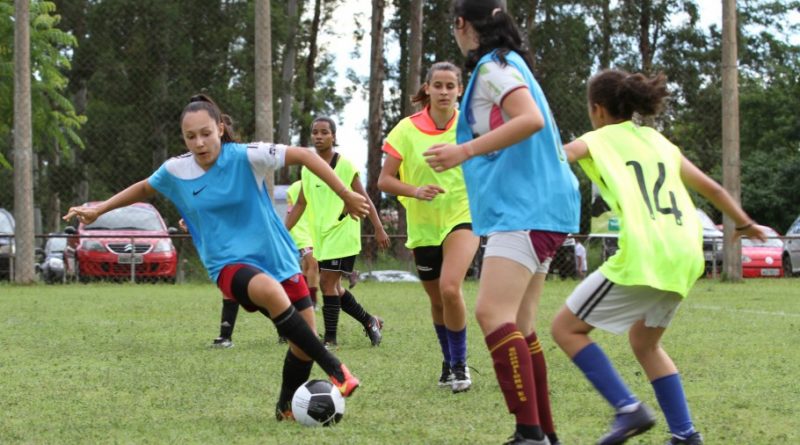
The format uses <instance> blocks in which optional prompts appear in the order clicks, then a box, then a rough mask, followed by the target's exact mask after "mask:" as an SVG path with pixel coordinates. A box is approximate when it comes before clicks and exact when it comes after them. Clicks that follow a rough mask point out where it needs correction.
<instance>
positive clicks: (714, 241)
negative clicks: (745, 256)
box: [697, 209, 723, 275]
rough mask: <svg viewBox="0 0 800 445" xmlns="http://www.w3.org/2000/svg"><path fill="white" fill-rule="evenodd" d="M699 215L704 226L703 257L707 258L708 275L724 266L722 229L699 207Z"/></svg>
mask: <svg viewBox="0 0 800 445" xmlns="http://www.w3.org/2000/svg"><path fill="white" fill-rule="evenodd" d="M697 216H698V217H699V218H700V223H701V224H702V226H703V258H705V260H706V270H705V272H706V275H709V274H711V273H712V272H714V271H716V272H719V269H720V268H721V267H722V257H723V253H722V241H723V236H722V231H721V230H719V229H718V228H717V226H716V225H715V224H714V221H712V220H711V217H709V216H708V214H706V212H704V211H702V210H700V209H697Z"/></svg>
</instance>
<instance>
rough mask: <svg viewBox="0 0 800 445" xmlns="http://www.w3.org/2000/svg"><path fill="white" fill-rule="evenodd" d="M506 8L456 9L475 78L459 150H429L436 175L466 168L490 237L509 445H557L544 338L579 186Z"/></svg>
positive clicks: (492, 347) (497, 355)
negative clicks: (550, 292)
mask: <svg viewBox="0 0 800 445" xmlns="http://www.w3.org/2000/svg"><path fill="white" fill-rule="evenodd" d="M504 4H505V2H504V1H500V0H456V1H455V2H454V6H453V9H454V15H455V26H454V34H455V39H456V43H457V44H458V46H459V48H460V49H461V52H462V53H463V54H464V55H465V56H466V57H467V62H466V68H467V71H470V72H471V73H472V75H471V77H470V80H469V84H468V85H467V88H466V90H465V92H464V97H463V99H462V101H461V114H460V115H459V121H458V127H457V130H456V140H457V142H458V144H457V145H456V144H439V145H434V146H433V147H431V148H430V149H429V150H428V151H427V153H426V154H427V156H428V163H429V164H430V165H431V167H433V169H434V170H436V171H444V170H446V169H449V168H452V167H454V166H457V165H462V169H463V171H464V180H465V182H466V184H467V194H468V196H469V205H470V213H471V214H472V227H473V230H474V231H475V233H476V234H478V235H486V236H488V239H487V244H486V249H485V253H484V260H483V268H482V270H481V282H480V289H479V291H478V301H477V304H476V309H475V312H476V317H477V319H478V324H479V325H480V327H481V329H482V330H483V333H484V335H485V338H486V345H487V347H488V349H489V351H490V353H491V356H492V360H493V362H494V368H495V373H496V375H497V381H498V383H499V384H500V389H501V390H502V391H503V395H504V396H505V400H506V405H507V407H508V410H509V411H510V412H512V413H513V414H514V415H515V417H516V430H515V432H514V435H513V436H512V437H511V439H510V440H509V441H508V442H507V443H509V444H530V445H546V444H554V443H558V438H557V436H556V433H555V427H554V425H553V421H552V415H551V413H550V401H549V400H548V394H547V393H548V389H547V371H546V369H547V368H546V365H545V361H544V355H543V354H542V348H541V345H540V343H539V340H538V337H537V335H536V330H535V327H534V326H535V325H534V321H535V316H536V309H537V306H538V303H539V298H540V296H541V292H542V287H543V285H544V280H545V276H546V275H547V271H548V268H549V264H550V261H551V260H552V257H553V256H554V255H555V252H556V249H558V247H559V246H560V245H561V244H562V243H563V241H564V240H565V238H566V235H567V234H568V233H570V232H576V231H577V230H578V217H579V211H580V196H579V194H578V182H577V179H576V178H575V176H574V175H573V174H572V171H571V170H570V168H569V165H568V164H567V162H566V156H565V155H564V153H563V151H562V148H561V140H560V137H559V134H558V128H557V127H556V124H555V122H554V120H553V116H552V114H551V113H550V108H549V105H548V104H547V100H546V99H545V96H544V94H543V92H542V90H541V88H540V87H539V84H538V83H537V82H536V80H535V79H534V78H533V74H532V72H531V63H530V55H529V53H528V52H527V50H525V49H524V48H523V45H522V39H521V37H520V34H519V31H518V30H517V27H516V25H515V24H514V21H513V19H512V18H511V16H510V15H508V13H507V12H506V11H505V8H504V6H503V5H504Z"/></svg>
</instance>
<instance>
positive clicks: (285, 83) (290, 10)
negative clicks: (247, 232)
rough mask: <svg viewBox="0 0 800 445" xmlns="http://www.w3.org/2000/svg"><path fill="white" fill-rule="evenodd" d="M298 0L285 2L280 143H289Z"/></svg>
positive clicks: (284, 174)
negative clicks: (285, 31)
mask: <svg viewBox="0 0 800 445" xmlns="http://www.w3.org/2000/svg"><path fill="white" fill-rule="evenodd" d="M297 2H298V0H289V1H288V2H287V3H286V23H287V25H288V31H287V33H286V40H285V42H284V45H283V47H284V51H283V58H282V59H283V68H282V69H281V83H280V91H281V102H280V104H281V108H280V114H279V116H280V118H279V120H278V139H277V140H278V142H280V143H282V144H290V143H291V136H290V134H289V130H291V125H292V103H293V102H294V90H293V79H294V67H295V59H296V58H297V45H296V44H295V39H296V37H297V20H298V11H297V10H298V5H297ZM279 176H280V179H279V181H278V182H279V183H281V184H286V183H288V182H289V168H288V167H284V168H282V169H281V171H280V175H279Z"/></svg>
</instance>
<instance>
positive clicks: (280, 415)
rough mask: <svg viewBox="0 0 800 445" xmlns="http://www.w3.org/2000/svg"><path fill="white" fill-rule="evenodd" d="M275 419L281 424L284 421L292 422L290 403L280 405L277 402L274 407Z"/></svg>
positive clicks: (292, 415)
mask: <svg viewBox="0 0 800 445" xmlns="http://www.w3.org/2000/svg"><path fill="white" fill-rule="evenodd" d="M281 405H282V406H281ZM275 419H276V420H277V421H278V422H282V421H284V420H286V421H294V414H293V413H292V404H291V403H284V404H281V402H278V404H277V405H275Z"/></svg>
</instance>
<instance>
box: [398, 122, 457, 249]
mask: <svg viewBox="0 0 800 445" xmlns="http://www.w3.org/2000/svg"><path fill="white" fill-rule="evenodd" d="M457 121H458V114H456V115H455V116H454V117H453V119H452V120H451V121H450V123H449V124H448V127H447V128H446V129H445V130H438V129H437V128H436V124H435V123H434V122H433V120H432V119H431V117H430V114H429V113H428V110H427V108H426V109H425V110H423V111H421V112H419V113H417V114H415V115H412V116H409V117H407V118H405V119H403V120H401V121H400V123H398V124H397V126H395V127H394V129H392V131H391V132H389V135H388V136H387V137H386V143H385V144H384V151H387V152H388V153H389V155H390V156H391V155H395V156H396V155H400V156H401V157H402V160H403V162H402V163H401V164H400V171H399V173H400V180H401V181H403V182H405V183H406V184H411V185H414V186H417V187H419V186H423V185H430V184H436V185H439V186H440V187H442V188H443V189H444V190H445V193H441V194H439V195H437V196H436V197H435V198H434V199H433V200H432V201H423V200H419V199H416V198H408V197H404V196H401V197H400V198H399V200H400V203H401V204H403V207H405V208H406V221H407V223H408V241H407V242H406V247H408V248H409V249H413V248H415V247H419V246H439V245H441V244H442V243H443V242H444V239H445V237H446V236H447V234H449V233H450V231H451V230H452V229H453V227H455V226H456V225H458V224H462V223H469V222H471V221H472V219H471V218H470V214H469V201H468V200H467V188H466V186H465V185H464V174H463V173H462V172H461V167H457V168H452V169H450V170H447V171H444V172H442V173H436V172H434V171H433V169H432V168H430V166H428V164H427V162H425V157H424V156H422V153H423V152H425V150H427V149H428V148H430V146H431V145H433V144H439V143H451V144H452V143H455V141H456V125H455V124H456V122H457Z"/></svg>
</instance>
